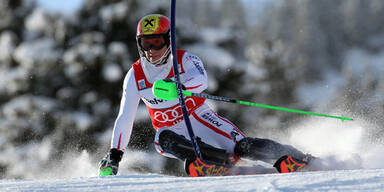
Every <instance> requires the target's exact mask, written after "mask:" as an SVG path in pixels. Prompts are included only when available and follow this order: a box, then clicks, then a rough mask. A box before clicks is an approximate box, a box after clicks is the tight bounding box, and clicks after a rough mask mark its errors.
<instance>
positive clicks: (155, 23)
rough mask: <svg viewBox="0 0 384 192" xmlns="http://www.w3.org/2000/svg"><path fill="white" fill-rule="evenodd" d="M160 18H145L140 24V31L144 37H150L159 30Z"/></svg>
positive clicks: (153, 16) (156, 16)
mask: <svg viewBox="0 0 384 192" xmlns="http://www.w3.org/2000/svg"><path fill="white" fill-rule="evenodd" d="M159 20H160V17H159V16H158V15H150V16H148V17H146V18H145V19H144V20H143V22H142V24H141V27H142V30H143V34H144V35H151V34H153V33H155V32H156V31H157V30H158V28H159Z"/></svg>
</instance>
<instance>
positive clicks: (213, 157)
mask: <svg viewBox="0 0 384 192" xmlns="http://www.w3.org/2000/svg"><path fill="white" fill-rule="evenodd" d="M197 142H198V145H199V147H200V151H201V154H202V156H203V158H204V160H207V161H212V162H215V163H219V164H226V163H227V160H228V155H229V154H227V153H226V151H225V150H223V149H218V148H215V147H213V146H211V145H208V144H206V143H204V142H202V141H201V140H200V139H199V138H198V140H197ZM159 146H160V147H161V149H162V152H163V153H168V154H172V155H173V156H175V157H176V158H178V159H180V160H183V161H185V160H194V159H196V156H195V152H194V149H193V146H192V144H191V142H190V141H189V140H188V139H186V138H185V137H184V136H183V135H179V134H177V133H175V132H173V131H171V130H164V131H162V132H161V133H160V134H159Z"/></svg>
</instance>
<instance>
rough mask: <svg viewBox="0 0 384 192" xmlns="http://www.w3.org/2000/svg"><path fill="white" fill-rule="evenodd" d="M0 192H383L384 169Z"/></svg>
mask: <svg viewBox="0 0 384 192" xmlns="http://www.w3.org/2000/svg"><path fill="white" fill-rule="evenodd" d="M0 191H12V192H13V191H71V192H72V191H102V192H105V191H131V192H132V191H146V192H147V191H167V192H173V191H175V192H180V191H194V192H196V191H287V192H290V191H292V192H293V191H367V192H368V191H369V192H372V191H384V169H361V170H338V171H319V172H303V173H292V174H266V175H250V176H227V177H200V178H190V177H175V176H165V175H157V174H142V175H120V176H110V177H88V178H73V179H57V180H55V179H52V180H1V181H0Z"/></svg>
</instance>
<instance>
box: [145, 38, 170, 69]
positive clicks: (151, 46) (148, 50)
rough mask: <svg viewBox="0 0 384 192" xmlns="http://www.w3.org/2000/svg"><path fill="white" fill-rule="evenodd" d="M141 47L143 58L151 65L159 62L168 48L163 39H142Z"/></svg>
mask: <svg viewBox="0 0 384 192" xmlns="http://www.w3.org/2000/svg"><path fill="white" fill-rule="evenodd" d="M160 39H161V40H160ZM141 46H142V47H143V49H144V53H145V56H146V57H147V59H148V61H149V62H151V63H155V62H157V61H159V60H160V59H161V58H162V57H163V55H164V54H165V52H166V51H167V48H168V47H167V46H166V44H165V42H164V39H163V38H153V39H142V42H141Z"/></svg>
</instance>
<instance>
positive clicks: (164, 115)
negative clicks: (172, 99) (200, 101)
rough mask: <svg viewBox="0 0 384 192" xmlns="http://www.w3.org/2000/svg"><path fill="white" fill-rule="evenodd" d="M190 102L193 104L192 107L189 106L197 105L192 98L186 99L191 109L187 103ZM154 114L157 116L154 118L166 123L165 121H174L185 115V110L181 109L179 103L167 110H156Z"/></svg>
mask: <svg viewBox="0 0 384 192" xmlns="http://www.w3.org/2000/svg"><path fill="white" fill-rule="evenodd" d="M188 102H189V103H190V104H192V105H191V107H189V108H192V107H194V106H196V103H195V101H194V100H193V99H192V98H188V99H187V100H185V105H186V106H187V109H189V108H188V105H187V104H188ZM154 116H155V117H154V119H155V120H156V121H158V122H160V123H165V122H172V121H175V120H177V119H179V118H181V117H183V112H182V111H181V107H180V105H178V106H177V107H175V108H173V109H168V110H166V111H156V112H155V113H154Z"/></svg>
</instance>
